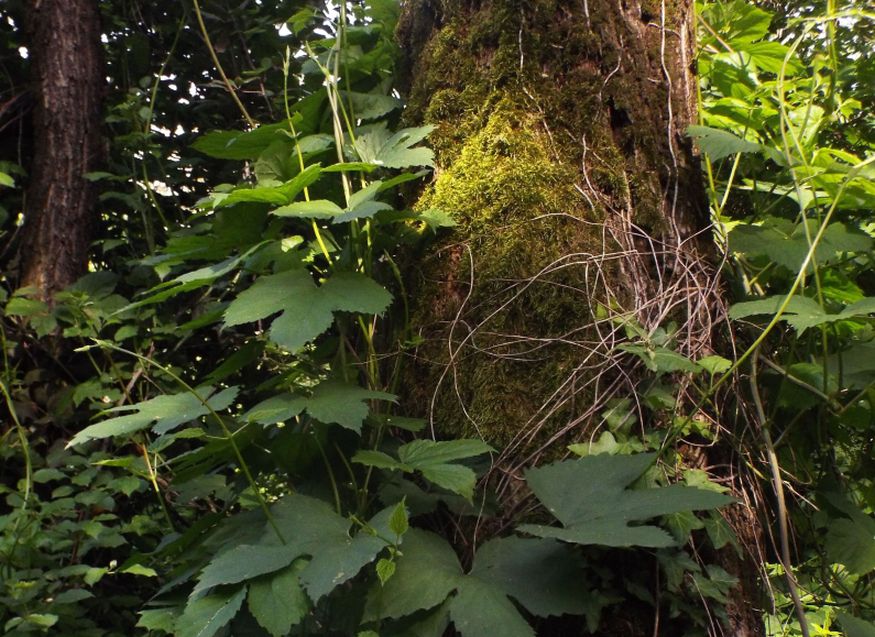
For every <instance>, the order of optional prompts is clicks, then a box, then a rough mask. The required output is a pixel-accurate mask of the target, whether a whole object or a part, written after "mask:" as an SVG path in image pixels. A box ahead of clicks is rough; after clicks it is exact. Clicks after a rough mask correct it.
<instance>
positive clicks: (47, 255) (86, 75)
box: [20, 0, 104, 299]
mask: <svg viewBox="0 0 875 637" xmlns="http://www.w3.org/2000/svg"><path fill="white" fill-rule="evenodd" d="M26 28H27V31H28V35H29V46H28V51H29V53H30V56H31V60H32V62H31V64H32V67H31V68H32V84H33V91H34V93H35V95H36V103H35V106H34V114H33V119H34V131H33V148H34V154H33V160H32V164H31V166H30V183H29V185H28V188H27V199H26V207H25V216H24V228H23V230H22V233H23V234H22V243H21V247H20V256H21V259H20V260H21V280H20V284H21V285H22V286H32V287H34V288H35V289H36V291H37V294H38V295H39V296H40V297H42V298H43V299H49V298H51V296H52V295H53V294H54V293H55V292H58V291H59V290H62V289H63V288H65V287H66V286H68V285H69V284H71V283H72V282H73V281H75V280H76V278H77V277H79V276H80V275H81V274H82V273H84V272H85V268H86V265H87V261H88V247H89V242H90V239H91V228H92V226H93V214H94V201H95V200H94V190H93V187H92V185H91V184H90V182H89V181H88V180H87V179H86V178H85V175H86V173H88V172H90V171H93V170H95V168H96V167H97V166H98V165H99V160H100V154H101V148H102V143H101V130H100V127H101V101H102V95H103V85H104V81H103V77H102V73H103V63H102V55H101V44H100V15H99V10H98V2H97V0H31V1H30V2H29V4H28V15H27V24H26Z"/></svg>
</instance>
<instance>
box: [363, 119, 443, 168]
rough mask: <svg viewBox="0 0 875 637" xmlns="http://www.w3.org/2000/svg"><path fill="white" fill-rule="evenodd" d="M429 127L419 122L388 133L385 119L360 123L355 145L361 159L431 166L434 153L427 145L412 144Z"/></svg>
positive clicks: (395, 165)
mask: <svg viewBox="0 0 875 637" xmlns="http://www.w3.org/2000/svg"><path fill="white" fill-rule="evenodd" d="M432 130H434V126H420V127H418V128H404V129H401V130H400V131H398V132H397V133H394V134H392V133H390V132H389V129H388V128H387V125H386V123H385V122H380V123H378V124H371V125H368V126H362V127H361V128H360V129H359V131H358V133H357V136H356V140H355V149H356V151H357V152H358V155H359V157H360V158H361V160H362V161H364V162H367V163H371V164H377V165H378V166H383V167H385V168H408V167H410V166H434V153H433V152H432V150H431V149H430V148H424V147H419V148H413V146H414V145H415V144H417V143H419V142H421V141H422V140H423V139H425V138H426V136H427V135H428V134H429V133H430V132H431V131H432Z"/></svg>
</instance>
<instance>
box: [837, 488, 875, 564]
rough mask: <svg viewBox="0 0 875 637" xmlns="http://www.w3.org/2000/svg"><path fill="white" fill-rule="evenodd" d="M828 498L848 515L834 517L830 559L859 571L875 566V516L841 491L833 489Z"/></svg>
mask: <svg viewBox="0 0 875 637" xmlns="http://www.w3.org/2000/svg"><path fill="white" fill-rule="evenodd" d="M826 499H827V500H828V501H829V502H830V504H832V505H833V506H835V507H836V508H837V509H839V511H841V512H842V513H843V514H844V515H845V516H847V517H838V516H835V517H833V518H832V519H831V520H830V523H829V531H828V532H827V536H826V542H825V545H826V551H827V554H828V555H829V556H830V559H832V560H833V561H834V562H838V563H840V564H844V565H845V566H846V567H848V570H850V571H851V572H852V573H856V574H858V575H865V574H867V573H869V572H870V571H873V570H875V518H873V517H872V516H869V515H866V514H865V513H863V512H862V511H861V510H860V509H859V508H858V507H857V506H856V505H855V504H854V503H853V502H851V501H849V500H848V499H847V498H846V497H845V496H843V495H841V494H838V493H830V494H827V496H826Z"/></svg>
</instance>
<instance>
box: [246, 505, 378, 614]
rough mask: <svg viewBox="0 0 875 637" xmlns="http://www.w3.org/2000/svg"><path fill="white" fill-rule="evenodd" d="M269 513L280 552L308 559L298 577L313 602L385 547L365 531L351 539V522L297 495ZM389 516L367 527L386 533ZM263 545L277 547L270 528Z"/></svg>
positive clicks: (267, 530)
mask: <svg viewBox="0 0 875 637" xmlns="http://www.w3.org/2000/svg"><path fill="white" fill-rule="evenodd" d="M272 512H273V515H274V519H275V522H276V525H277V528H279V530H280V533H282V535H283V537H284V538H285V540H286V544H285V545H283V546H282V548H283V549H285V550H288V551H289V552H290V553H292V554H296V555H298V556H304V555H307V556H310V558H311V559H310V561H309V563H308V564H307V566H306V567H304V568H303V569H302V570H301V572H300V575H299V576H300V580H301V583H302V584H303V586H304V588H305V589H306V591H307V593H308V594H309V595H310V598H311V599H313V600H314V601H318V600H319V599H320V598H321V597H323V596H324V595H326V594H327V593H329V592H331V591H332V590H333V589H334V588H335V587H336V586H339V585H340V584H343V583H344V582H346V581H348V580H350V579H352V578H353V577H355V576H356V574H358V572H359V571H360V570H361V569H362V567H363V566H364V565H365V564H368V563H370V562H372V561H373V560H375V559H376V557H377V555H378V554H379V552H380V551H381V550H383V549H384V548H385V547H386V543H385V541H384V540H382V539H380V538H379V537H376V536H374V535H371V534H369V533H367V532H366V531H359V532H358V533H356V534H355V535H351V534H350V527H351V526H352V524H351V522H350V521H349V520H347V519H346V518H344V517H341V516H340V515H338V514H337V513H335V512H334V510H333V509H332V508H331V507H330V506H328V505H327V504H326V503H325V502H322V501H321V500H316V499H314V498H310V497H307V496H303V495H297V494H296V495H291V496H286V497H285V498H283V500H281V501H280V502H279V503H278V504H276V505H275V506H274V507H273V511H272ZM391 512H392V509H391V508H390V509H387V510H385V511H383V512H381V513H380V514H378V515H377V516H375V518H374V519H373V520H371V522H370V525H371V526H372V527H374V528H379V529H381V531H382V532H383V533H387V531H385V530H384V528H385V527H386V526H387V523H388V518H389V516H390V515H391ZM263 542H265V543H268V544H277V542H278V541H277V538H276V536H275V534H274V532H273V529H272V528H268V529H266V530H265V535H264V537H263Z"/></svg>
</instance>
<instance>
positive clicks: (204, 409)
mask: <svg viewBox="0 0 875 637" xmlns="http://www.w3.org/2000/svg"><path fill="white" fill-rule="evenodd" d="M238 390H239V388H238V387H228V388H226V389H223V390H222V391H220V392H219V393H218V394H215V395H213V392H214V391H215V390H214V389H213V388H212V387H200V388H198V389H196V390H195V393H191V392H182V393H180V394H166V395H163V396H156V397H155V398H150V399H149V400H145V401H143V402H141V403H136V404H133V405H125V406H123V407H114V408H112V409H109V410H107V413H117V412H120V411H134V412H136V413H133V414H127V415H125V416H116V417H115V418H109V419H108V420H104V421H102V422H99V423H97V424H95V425H91V426H90V427H86V428H85V429H83V430H82V431H80V432H79V433H78V434H76V435H75V436H74V437H73V439H72V440H71V441H70V442H69V443H67V447H72V446H73V445H78V444H82V443H83V442H87V441H89V440H95V439H99V438H110V437H112V436H121V435H125V434H130V433H134V432H136V431H141V430H143V429H147V428H149V427H151V428H152V431H154V432H155V433H157V434H163V433H167V432H168V431H171V430H172V429H175V428H176V427H178V426H179V425H181V424H183V423H187V422H191V421H192V420H195V419H197V418H200V417H201V416H205V415H207V414H208V413H210V409H212V410H213V411H216V412H219V411H222V410H223V409H226V408H227V407H228V406H229V405H230V404H231V403H232V402H234V398H236V396H237V392H238ZM205 402H206V404H204V403H205ZM208 406H209V407H208Z"/></svg>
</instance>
